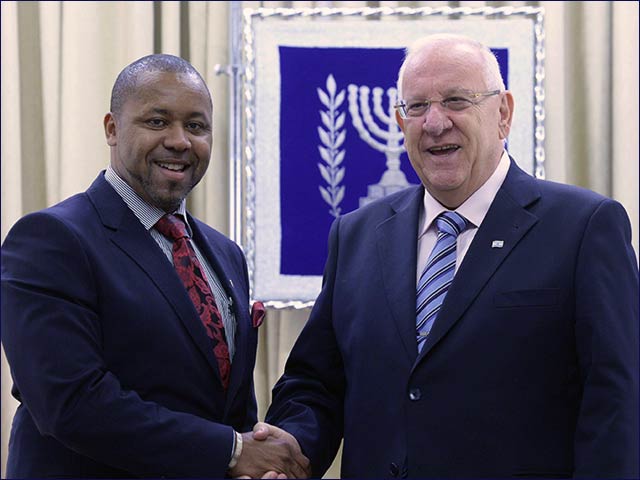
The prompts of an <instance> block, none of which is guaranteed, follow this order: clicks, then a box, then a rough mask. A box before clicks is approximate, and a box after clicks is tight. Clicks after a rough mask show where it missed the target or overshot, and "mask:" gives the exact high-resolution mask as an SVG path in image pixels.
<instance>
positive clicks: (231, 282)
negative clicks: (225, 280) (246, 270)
mask: <svg viewBox="0 0 640 480" xmlns="http://www.w3.org/2000/svg"><path fill="white" fill-rule="evenodd" d="M229 285H231V288H235V287H234V286H233V280H231V279H229Z"/></svg>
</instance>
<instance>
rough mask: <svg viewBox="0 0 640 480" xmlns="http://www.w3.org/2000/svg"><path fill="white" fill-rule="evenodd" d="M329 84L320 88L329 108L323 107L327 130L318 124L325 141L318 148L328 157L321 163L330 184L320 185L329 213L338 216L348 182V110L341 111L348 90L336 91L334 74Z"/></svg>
mask: <svg viewBox="0 0 640 480" xmlns="http://www.w3.org/2000/svg"><path fill="white" fill-rule="evenodd" d="M326 88H327V91H326V92H325V91H323V90H321V89H320V88H318V89H316V90H317V91H318V97H319V98H320V101H321V102H322V104H323V105H324V106H325V107H326V108H327V110H326V111H322V110H321V111H320V117H321V119H322V124H323V125H324V127H325V128H326V130H325V129H323V128H322V126H319V127H318V136H319V137H320V141H321V142H322V145H318V151H319V152H320V157H321V158H322V160H323V161H324V163H322V162H320V163H318V169H319V170H320V174H321V175H322V178H323V179H324V181H325V182H327V186H326V187H324V186H322V185H320V186H319V188H320V195H322V198H323V199H324V201H325V202H326V203H327V204H329V206H330V207H331V209H330V210H329V213H330V214H331V215H333V216H334V217H336V218H338V217H339V216H340V211H341V210H342V209H341V208H340V207H339V205H340V202H342V200H343V198H344V185H340V183H341V182H342V180H343V179H344V174H345V167H341V166H340V164H341V163H342V161H343V160H344V154H345V151H344V149H343V150H340V147H341V146H342V144H343V143H344V139H345V137H346V130H344V129H342V127H343V126H344V121H345V115H346V114H345V113H344V112H343V113H340V112H339V111H338V109H339V108H340V105H342V102H344V97H345V90H344V89H343V90H341V91H340V92H339V93H338V94H337V95H336V81H335V79H334V78H333V75H331V74H329V76H328V77H327V83H326Z"/></svg>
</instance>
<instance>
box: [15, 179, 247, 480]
mask: <svg viewBox="0 0 640 480" xmlns="http://www.w3.org/2000/svg"><path fill="white" fill-rule="evenodd" d="M189 223H190V225H191V226H192V229H193V239H194V241H195V242H196V244H197V245H198V246H199V248H200V249H201V250H202V252H203V254H204V255H205V256H206V257H207V259H208V261H209V262H210V263H211V265H212V267H213V268H214V269H215V271H216V273H217V275H218V277H219V278H220V280H221V282H222V283H223V286H224V288H225V290H226V292H227V294H228V295H229V296H230V297H231V299H232V301H233V306H234V311H233V313H234V315H235V319H236V321H237V332H236V340H235V341H236V352H235V356H234V358H233V364H232V369H231V380H230V385H229V389H228V392H227V393H226V394H225V392H224V390H223V388H222V385H221V383H220V379H219V373H218V369H217V365H216V360H215V358H214V356H213V352H212V350H211V346H210V343H209V339H208V337H207V336H206V333H205V331H204V328H203V326H202V323H201V321H200V318H199V317H198V314H197V313H196V311H195V308H194V306H193V304H192V302H191V301H190V299H189V297H188V295H187V293H186V290H185V289H184V287H183V285H182V283H181V281H180V279H179V278H178V276H177V275H176V273H175V270H174V268H173V266H172V265H171V263H170V262H169V261H168V259H167V258H166V256H165V255H164V254H163V252H162V251H161V250H160V248H159V247H158V245H157V244H156V242H155V241H154V240H153V239H152V238H151V236H150V235H149V233H148V232H147V231H146V230H145V228H144V227H143V226H142V224H141V223H140V221H139V220H138V219H137V218H136V217H135V215H134V214H133V212H131V210H130V209H129V208H128V207H127V205H126V204H125V203H124V202H123V200H122V199H121V198H120V196H119V195H118V194H117V193H116V192H115V191H114V190H113V188H112V187H111V186H110V185H109V184H108V183H107V182H106V180H105V179H104V177H103V175H102V174H101V175H100V176H99V177H98V178H97V179H96V181H95V182H94V183H93V185H91V187H90V188H89V189H88V190H87V191H86V192H85V193H83V194H79V195H76V196H74V197H71V198H69V199H67V200H65V201H63V202H62V203H60V204H58V205H55V206H53V207H51V208H48V209H46V210H43V211H40V212H36V213H33V214H30V215H27V216H25V217H24V218H22V219H21V220H20V221H18V222H17V223H16V225H15V226H14V227H13V228H12V229H11V231H10V232H9V234H8V235H7V238H6V240H5V242H4V244H3V246H2V343H3V345H4V348H5V351H6V354H7V359H8V361H9V365H10V367H11V373H12V376H13V379H14V388H13V393H14V396H15V397H16V398H17V399H18V400H19V401H20V406H19V408H18V411H17V413H16V415H15V418H14V422H13V427H12V432H11V439H10V445H9V457H8V465H7V475H8V476H9V477H46V476H54V477H58V476H59V477H62V476H76V477H85V478H90V477H120V476H124V477H132V476H151V477H161V476H177V477H188V476H197V477H205V476H208V477H223V476H224V475H225V473H226V468H227V465H228V463H229V460H230V455H231V451H232V445H233V439H234V437H233V430H232V429H233V428H235V429H237V430H241V431H246V430H249V429H251V427H252V426H253V424H254V423H255V422H256V403H255V396H254V390H253V381H252V378H253V367H254V363H255V355H256V346H257V331H256V329H254V328H253V326H252V325H251V320H250V316H249V285H248V279H247V269H246V264H245V260H244V256H243V254H242V252H241V250H240V248H239V247H238V246H237V245H236V244H235V243H233V242H231V241H230V240H229V239H227V238H226V237H225V236H223V235H222V234H220V233H218V232H217V231H215V230H213V229H212V228H210V227H208V226H206V225H205V224H203V223H202V222H200V221H198V220H197V219H195V218H193V217H189Z"/></svg>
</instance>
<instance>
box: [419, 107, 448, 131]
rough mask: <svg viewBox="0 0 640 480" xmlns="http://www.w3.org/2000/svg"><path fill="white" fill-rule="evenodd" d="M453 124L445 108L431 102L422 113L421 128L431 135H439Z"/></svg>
mask: <svg viewBox="0 0 640 480" xmlns="http://www.w3.org/2000/svg"><path fill="white" fill-rule="evenodd" d="M452 126H453V122H452V121H451V119H450V118H449V115H447V112H446V110H445V108H444V107H443V106H442V105H440V104H439V103H438V102H433V103H432V104H431V105H430V106H429V108H428V109H427V111H426V112H425V114H424V123H423V124H422V129H423V130H424V131H425V132H426V133H427V134H428V135H430V136H432V137H439V136H440V135H442V134H443V133H444V132H446V131H447V130H448V129H450V128H451V127H452Z"/></svg>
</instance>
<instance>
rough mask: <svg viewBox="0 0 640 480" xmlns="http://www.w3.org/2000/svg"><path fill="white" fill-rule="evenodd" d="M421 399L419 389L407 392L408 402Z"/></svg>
mask: <svg viewBox="0 0 640 480" xmlns="http://www.w3.org/2000/svg"><path fill="white" fill-rule="evenodd" d="M421 397H422V392H421V391H420V389H419V388H412V389H411V390H409V400H411V401H412V402H417V401H418V400H420V398H421Z"/></svg>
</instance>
